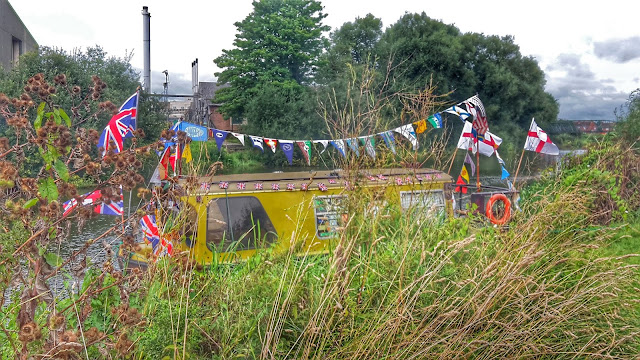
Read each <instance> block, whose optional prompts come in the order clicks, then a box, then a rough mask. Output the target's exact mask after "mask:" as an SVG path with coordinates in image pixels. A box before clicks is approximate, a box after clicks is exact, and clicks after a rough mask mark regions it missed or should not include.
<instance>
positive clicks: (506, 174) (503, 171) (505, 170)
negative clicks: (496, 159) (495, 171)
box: [500, 165, 511, 180]
mask: <svg viewBox="0 0 640 360" xmlns="http://www.w3.org/2000/svg"><path fill="white" fill-rule="evenodd" d="M500 167H501V168H502V176H501V177H500V180H504V179H506V178H508V177H509V175H511V174H509V172H508V171H507V169H505V168H504V166H502V165H500Z"/></svg>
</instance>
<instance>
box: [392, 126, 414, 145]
mask: <svg viewBox="0 0 640 360" xmlns="http://www.w3.org/2000/svg"><path fill="white" fill-rule="evenodd" d="M393 131H395V132H397V133H399V134H400V135H402V136H404V137H405V138H407V140H409V141H410V142H411V145H413V150H418V138H417V137H416V132H415V131H413V126H412V125H411V124H407V125H403V126H400V127H397V128H395V129H393Z"/></svg>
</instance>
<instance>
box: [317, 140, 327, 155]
mask: <svg viewBox="0 0 640 360" xmlns="http://www.w3.org/2000/svg"><path fill="white" fill-rule="evenodd" d="M313 143H314V144H322V146H324V148H323V149H322V151H320V154H322V153H323V152H324V151H325V150H327V146H329V140H313Z"/></svg>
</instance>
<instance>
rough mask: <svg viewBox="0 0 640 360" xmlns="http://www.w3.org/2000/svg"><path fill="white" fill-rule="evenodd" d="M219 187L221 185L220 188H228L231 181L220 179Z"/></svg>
mask: <svg viewBox="0 0 640 360" xmlns="http://www.w3.org/2000/svg"><path fill="white" fill-rule="evenodd" d="M218 187H220V189H227V188H228V187H229V182H228V181H220V183H218Z"/></svg>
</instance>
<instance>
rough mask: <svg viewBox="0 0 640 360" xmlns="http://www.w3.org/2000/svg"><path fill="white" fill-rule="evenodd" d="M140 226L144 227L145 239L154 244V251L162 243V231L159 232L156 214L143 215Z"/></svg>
mask: <svg viewBox="0 0 640 360" xmlns="http://www.w3.org/2000/svg"><path fill="white" fill-rule="evenodd" d="M140 227H141V228H142V234H143V235H144V239H145V240H146V241H148V242H149V243H150V244H151V246H153V251H154V252H155V251H156V249H157V247H158V245H159V244H160V233H159V232H158V224H156V217H155V216H154V215H145V216H143V217H142V218H141V219H140Z"/></svg>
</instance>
